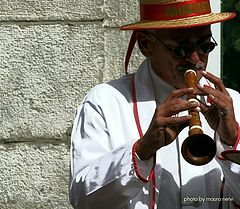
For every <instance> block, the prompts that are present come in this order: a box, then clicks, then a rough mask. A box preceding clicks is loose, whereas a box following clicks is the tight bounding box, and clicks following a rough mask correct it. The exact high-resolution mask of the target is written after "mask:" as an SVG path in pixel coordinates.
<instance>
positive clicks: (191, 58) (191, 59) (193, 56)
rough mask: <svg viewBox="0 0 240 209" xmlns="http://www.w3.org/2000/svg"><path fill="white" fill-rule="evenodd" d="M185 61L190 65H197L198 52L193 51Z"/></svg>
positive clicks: (198, 59)
mask: <svg viewBox="0 0 240 209" xmlns="http://www.w3.org/2000/svg"><path fill="white" fill-rule="evenodd" d="M187 61H188V62H190V63H192V64H197V63H198V62H199V61H200V58H199V55H198V52H197V51H196V50H194V51H193V52H192V53H191V54H190V55H189V56H188V57H187Z"/></svg>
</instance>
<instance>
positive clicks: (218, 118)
mask: <svg viewBox="0 0 240 209" xmlns="http://www.w3.org/2000/svg"><path fill="white" fill-rule="evenodd" d="M202 75H203V76H204V77H205V78H206V79H208V80H209V81H211V82H212V83H213V84H214V85H215V89H214V88H211V87H209V86H205V87H201V86H200V85H198V86H197V88H198V89H199V90H200V91H202V92H203V93H204V94H205V95H207V96H208V97H209V99H210V100H211V103H212V104H211V106H207V105H205V104H202V103H201V105H200V108H201V112H202V113H203V114H204V116H205V118H206V120H207V121H208V123H209V125H210V127H211V128H212V129H213V130H215V131H216V132H217V133H218V134H219V136H220V138H221V140H222V142H224V143H225V144H227V145H234V143H235V140H236V137H237V130H238V124H237V122H236V119H235V115H234V109H233V102H232V98H231V97H230V95H229V93H228V92H227V90H226V88H225V86H224V84H223V82H222V81H221V80H220V79H219V78H218V77H216V76H214V75H213V74H211V73H207V72H205V71H202Z"/></svg>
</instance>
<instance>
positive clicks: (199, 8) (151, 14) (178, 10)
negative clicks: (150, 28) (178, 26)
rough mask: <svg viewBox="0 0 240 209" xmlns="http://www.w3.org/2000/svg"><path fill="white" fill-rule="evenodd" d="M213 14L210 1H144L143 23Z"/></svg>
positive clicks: (141, 4)
mask: <svg viewBox="0 0 240 209" xmlns="http://www.w3.org/2000/svg"><path fill="white" fill-rule="evenodd" d="M209 13H211V7H210V2H209V0H185V1H183V0H142V1H141V2H140V16H141V21H145V20H154V21H158V20H160V21H162V20H163V21H164V20H173V19H181V18H187V17H193V16H199V15H204V14H209Z"/></svg>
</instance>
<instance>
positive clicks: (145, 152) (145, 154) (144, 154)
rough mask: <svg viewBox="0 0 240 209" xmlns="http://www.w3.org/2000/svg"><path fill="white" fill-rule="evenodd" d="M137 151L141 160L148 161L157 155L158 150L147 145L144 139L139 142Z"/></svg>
mask: <svg viewBox="0 0 240 209" xmlns="http://www.w3.org/2000/svg"><path fill="white" fill-rule="evenodd" d="M135 151H136V154H137V155H138V157H139V158H140V159H141V160H148V159H150V158H151V157H153V155H154V154H155V153H156V150H154V149H153V148H151V147H149V146H148V145H146V143H145V142H144V140H143V139H139V140H138V141H137V143H136V147H135Z"/></svg>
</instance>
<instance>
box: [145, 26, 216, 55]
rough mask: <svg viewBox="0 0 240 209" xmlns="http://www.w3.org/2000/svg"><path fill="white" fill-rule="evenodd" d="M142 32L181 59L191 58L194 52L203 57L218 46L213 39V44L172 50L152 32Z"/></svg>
mask: <svg viewBox="0 0 240 209" xmlns="http://www.w3.org/2000/svg"><path fill="white" fill-rule="evenodd" d="M142 32H143V33H145V34H149V35H152V36H153V37H155V38H156V39H157V41H159V43H161V44H162V45H163V46H165V47H166V48H167V49H168V50H170V51H171V52H172V53H173V54H174V56H176V57H180V58H182V57H187V56H189V55H190V54H191V53H192V52H193V51H194V50H196V51H197V52H198V53H199V54H202V55H205V54H208V53H210V52H211V51H213V50H214V48H215V47H216V46H217V45H218V44H217V42H216V40H215V39H214V38H213V37H211V38H212V40H213V42H212V41H210V42H203V43H200V44H195V46H192V45H190V44H180V45H178V46H177V47H174V48H170V47H169V46H167V45H166V44H164V43H163V42H162V41H161V40H160V38H159V37H158V36H157V35H156V34H154V33H151V32H146V31H142Z"/></svg>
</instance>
